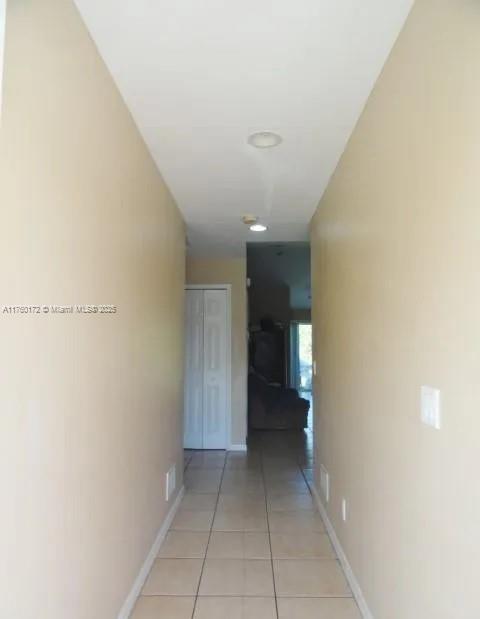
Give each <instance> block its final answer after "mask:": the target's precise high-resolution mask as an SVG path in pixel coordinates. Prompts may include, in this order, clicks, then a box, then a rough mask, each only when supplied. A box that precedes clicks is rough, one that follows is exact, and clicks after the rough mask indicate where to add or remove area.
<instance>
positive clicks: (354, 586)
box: [310, 484, 373, 619]
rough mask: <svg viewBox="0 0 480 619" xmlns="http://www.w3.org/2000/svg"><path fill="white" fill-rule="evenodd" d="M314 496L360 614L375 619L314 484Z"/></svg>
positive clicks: (312, 487) (311, 486)
mask: <svg viewBox="0 0 480 619" xmlns="http://www.w3.org/2000/svg"><path fill="white" fill-rule="evenodd" d="M310 488H311V490H312V493H313V496H314V498H315V501H316V503H317V507H318V510H319V512H320V515H321V516H322V519H323V522H324V523H325V527H326V529H327V533H328V535H329V537H330V540H331V542H332V545H333V547H334V548H335V552H336V553H337V556H338V559H339V561H340V563H341V564H342V567H343V571H344V572H345V576H346V578H347V580H348V584H349V585H350V589H351V590H352V593H353V597H354V598H355V600H356V602H357V604H358V607H359V609H360V612H361V614H362V617H363V619H373V615H372V613H371V611H370V609H369V608H368V604H367V601H366V600H365V596H364V595H363V592H362V590H361V588H360V584H359V582H358V580H357V578H356V576H355V574H354V573H353V570H352V568H351V566H350V563H349V562H348V559H347V555H346V554H345V552H344V550H343V548H342V545H341V544H340V540H339V539H338V537H337V534H336V533H335V529H334V528H333V525H332V523H331V522H330V518H329V517H328V514H327V510H326V509H325V507H324V506H323V503H322V501H321V499H320V494H319V492H318V490H317V489H316V487H315V486H314V484H311V485H310Z"/></svg>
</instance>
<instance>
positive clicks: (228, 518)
mask: <svg viewBox="0 0 480 619" xmlns="http://www.w3.org/2000/svg"><path fill="white" fill-rule="evenodd" d="M213 530H214V531H268V524H267V512H266V510H265V511H263V512H261V511H260V510H256V509H244V510H239V511H237V512H234V511H229V512H222V511H219V510H217V512H216V514H215V519H214V521H213Z"/></svg>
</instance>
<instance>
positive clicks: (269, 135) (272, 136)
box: [248, 131, 282, 148]
mask: <svg viewBox="0 0 480 619" xmlns="http://www.w3.org/2000/svg"><path fill="white" fill-rule="evenodd" d="M281 141H282V137H281V136H280V135H278V133H273V131H257V133H252V135H250V136H249V138H248V143H249V144H250V145H251V146H254V147H255V148H273V147H274V146H278V145H279V144H280V143H281Z"/></svg>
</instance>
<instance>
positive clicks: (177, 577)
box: [132, 432, 360, 619]
mask: <svg viewBox="0 0 480 619" xmlns="http://www.w3.org/2000/svg"><path fill="white" fill-rule="evenodd" d="M185 466H186V470H185V488H186V494H185V496H184V498H183V500H182V503H181V505H180V508H179V510H178V512H177V514H176V517H175V519H174V521H173V523H172V526H171V529H170V531H169V532H168V534H167V537H166V539H165V540H164V542H163V544H162V547H161V549H160V552H159V556H158V558H157V559H156V561H155V563H154V566H153V568H152V570H151V573H150V575H149V577H148V579H147V581H146V583H145V586H144V588H143V595H142V596H141V597H140V598H139V600H138V602H137V605H136V607H135V610H134V612H133V616H132V619H163V618H165V619H167V618H168V619H223V618H224V617H228V618H229V619H247V618H248V619H277V618H278V619H314V618H315V619H317V618H318V619H320V618H321V619H359V617H360V614H359V611H358V609H357V606H356V604H355V602H354V600H353V599H352V597H351V593H350V590H349V587H348V585H347V582H346V580H345V577H344V576H343V573H342V570H341V567H340V565H339V563H338V561H337V560H336V558H335V553H334V550H333V548H332V546H331V544H330V541H329V538H328V536H327V534H326V532H325V527H324V525H323V522H322V520H321V518H320V516H319V514H318V512H317V511H316V508H315V505H314V502H313V499H312V496H311V494H310V489H309V485H308V484H309V482H311V481H312V475H313V443H312V435H311V432H306V433H298V432H296V433H287V432H263V433H257V434H254V435H253V436H251V437H250V440H249V448H248V453H242V452H227V453H225V452H215V451H213V452H212V451H210V452H195V451H187V452H185Z"/></svg>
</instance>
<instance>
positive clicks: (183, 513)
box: [171, 509, 214, 531]
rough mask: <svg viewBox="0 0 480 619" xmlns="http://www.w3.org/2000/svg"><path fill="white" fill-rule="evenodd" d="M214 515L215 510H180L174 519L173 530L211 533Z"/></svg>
mask: <svg viewBox="0 0 480 619" xmlns="http://www.w3.org/2000/svg"><path fill="white" fill-rule="evenodd" d="M213 513H214V512H213V510H209V511H200V510H192V509H179V510H178V512H177V513H176V515H175V518H174V519H173V522H172V526H171V529H172V530H173V531H210V528H211V526H212V520H213Z"/></svg>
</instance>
